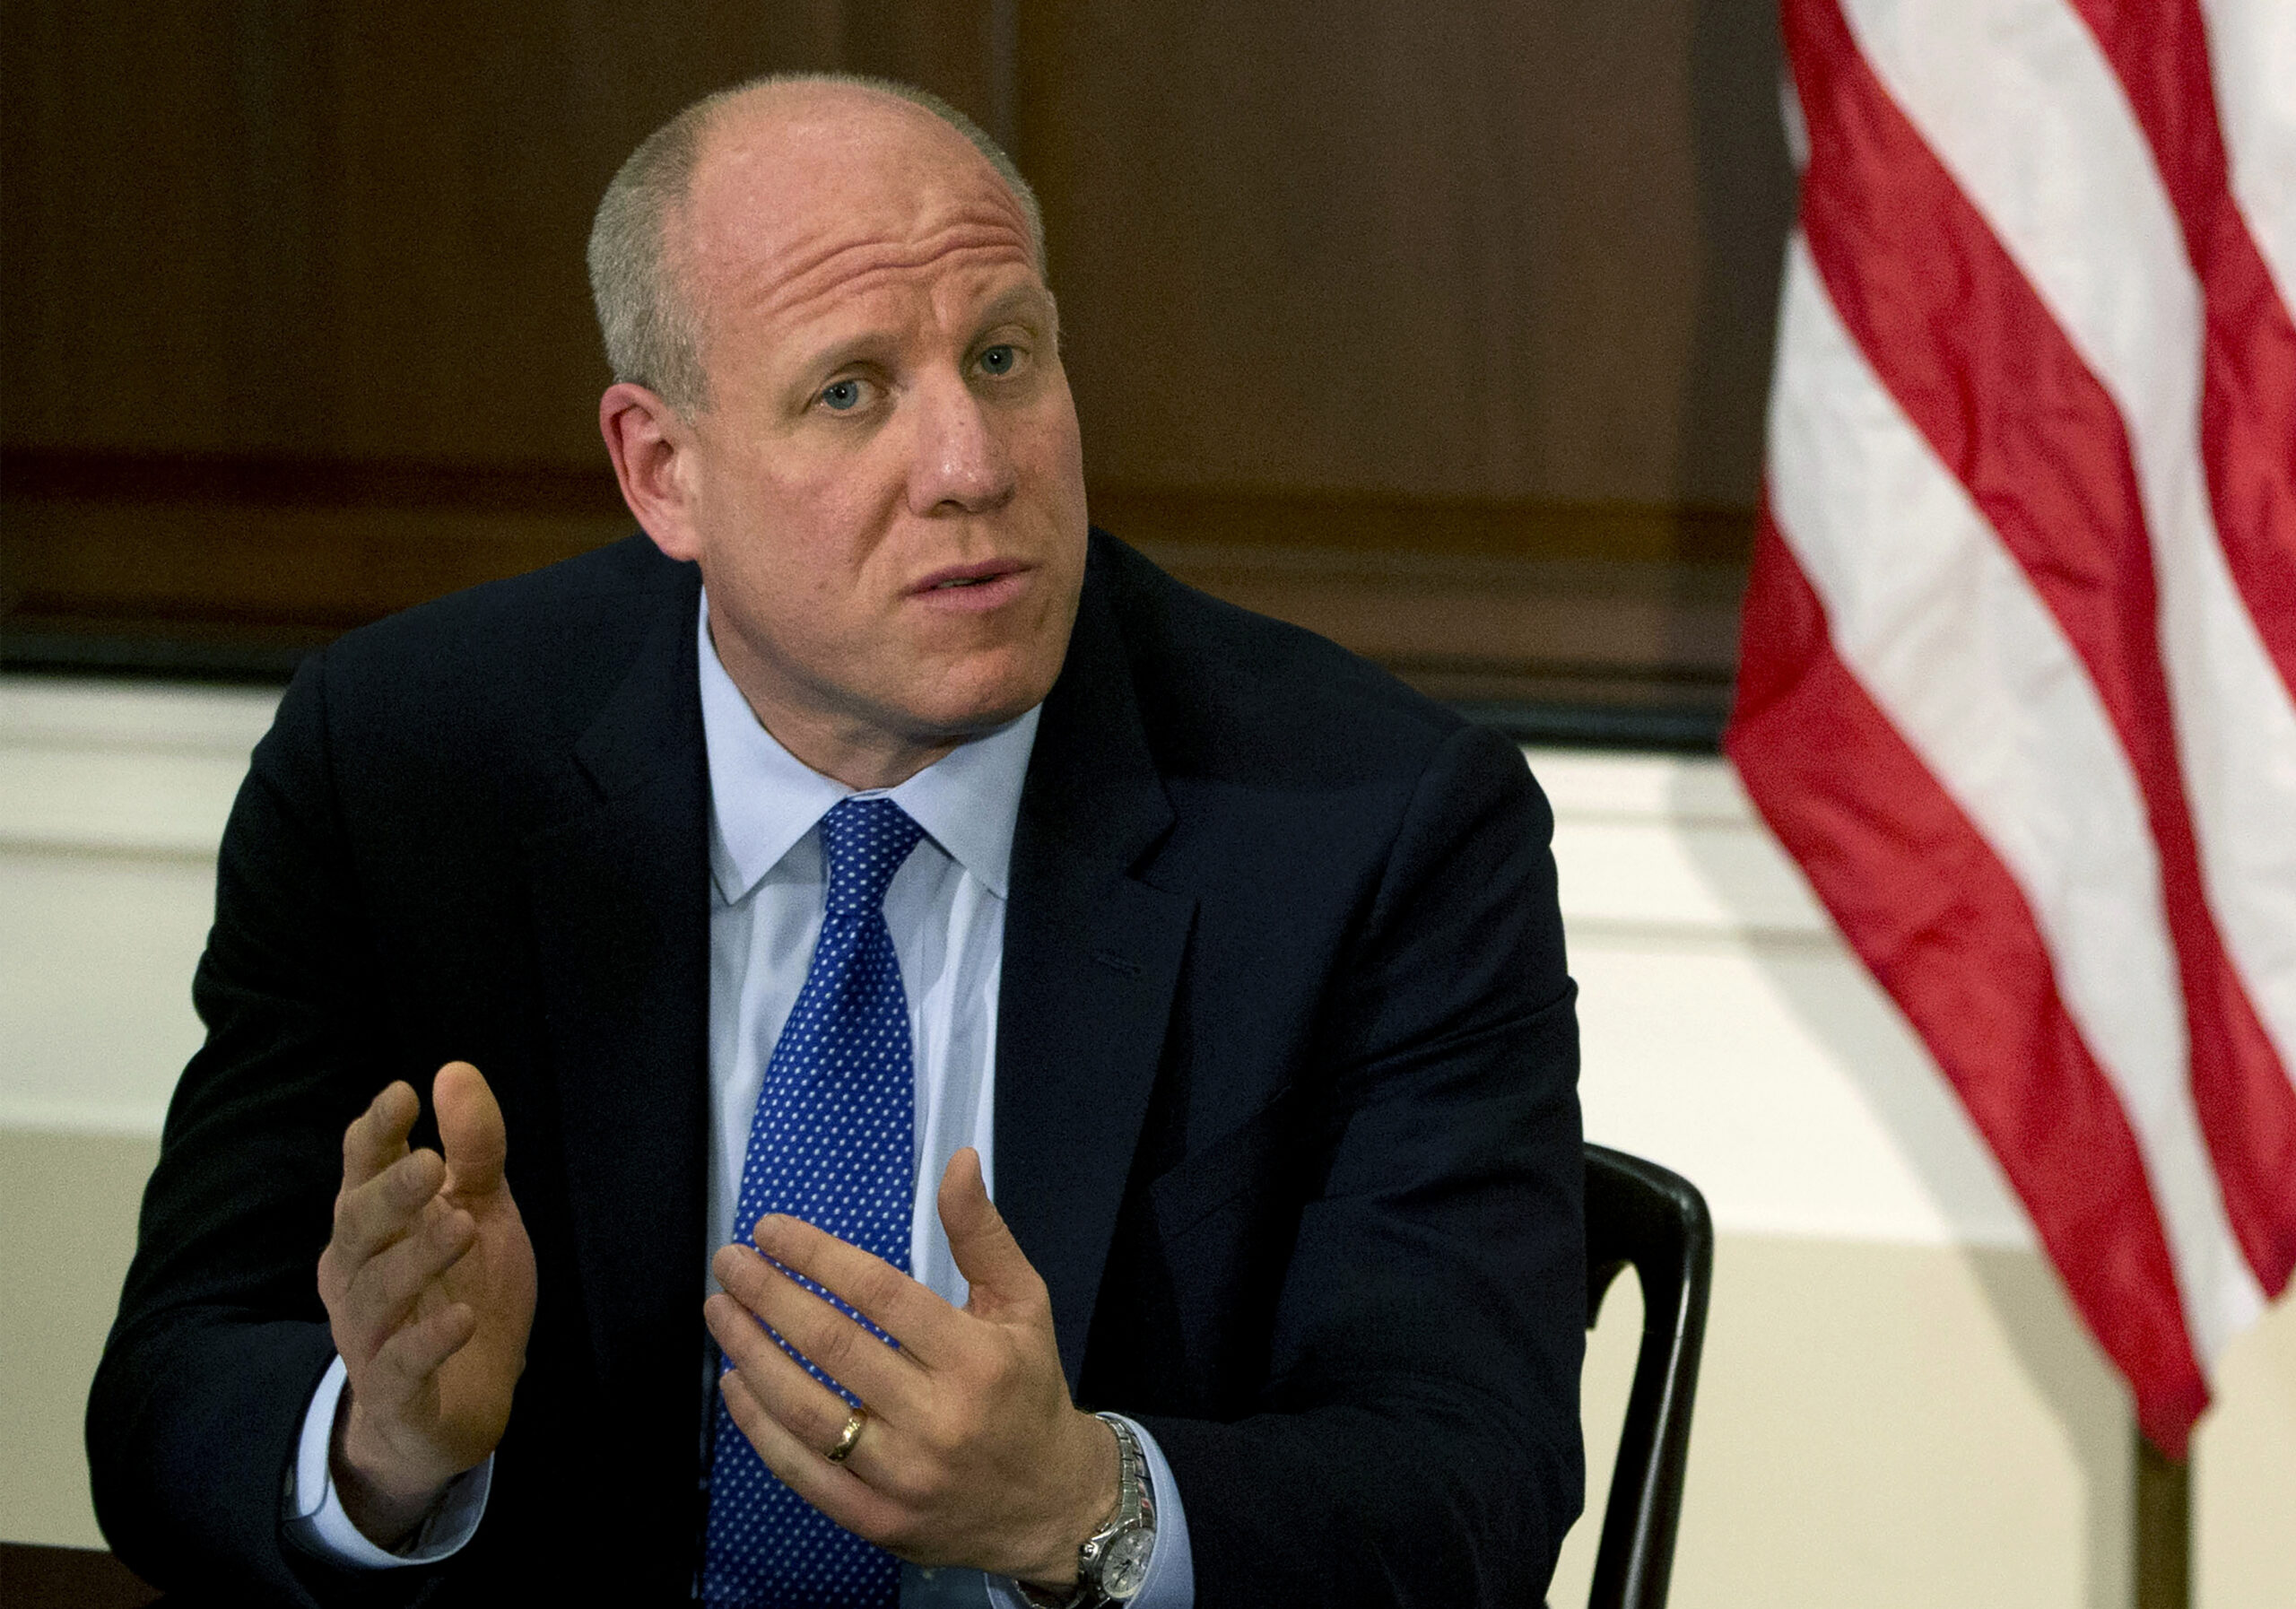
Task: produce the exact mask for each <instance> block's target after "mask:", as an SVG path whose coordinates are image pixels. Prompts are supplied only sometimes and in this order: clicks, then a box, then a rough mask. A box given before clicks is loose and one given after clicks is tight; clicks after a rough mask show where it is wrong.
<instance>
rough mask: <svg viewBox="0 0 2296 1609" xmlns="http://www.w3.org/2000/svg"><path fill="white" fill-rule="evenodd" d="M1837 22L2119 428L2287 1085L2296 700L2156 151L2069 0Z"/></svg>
mask: <svg viewBox="0 0 2296 1609" xmlns="http://www.w3.org/2000/svg"><path fill="white" fill-rule="evenodd" d="M2283 9H2286V8H2283ZM1844 12H1845V15H1846V16H1847V18H1848V22H1849V26H1850V29H1851V31H1852V32H1853V34H1855V35H1856V37H1857V43H1858V48H1859V51H1860V53H1861V54H1862V55H1864V56H1865V59H1866V60H1867V61H1868V62H1869V63H1870V64H1871V65H1872V66H1873V68H1874V74H1875V76H1877V77H1878V78H1879V79H1880V80H1881V81H1882V83H1883V84H1884V85H1885V86H1886V87H1887V88H1888V90H1889V91H1890V95H1891V98H1892V100H1895V101H1896V102H1897V104H1898V105H1899V107H1900V109H1902V110H1903V111H1904V112H1905V114H1906V117H1908V119H1909V121H1910V122H1911V123H1912V124H1913V125H1914V126H1915V127H1916V128H1917V129H1918V130H1919V131H1920V133H1921V135H1922V138H1923V140H1924V141H1925V143H1926V144H1927V145H1928V146H1929V148H1930V150H1931V151H1932V152H1935V154H1936V156H1937V158H1938V160H1939V161H1940V162H1942V163H1943V164H1944V167H1945V169H1946V170H1947V171H1948V172H1949V173H1951V174H1952V177H1953V180H1954V182H1955V184H1956V185H1957V186H1958V187H1959V188H1960V189H1961V193H1962V195H1964V196H1967V197H1968V198H1969V200H1970V204H1972V205H1974V206H1975V207H1976V208H1977V209H1978V211H1979V213H1980V214H1982V215H1983V217H1984V218H1985V220H1986V222H1987V224H1988V225H1989V226H1990V227H1991V229H1992V230H1993V232H1994V234H1995V236H1996V239H1999V240H2000V242H2001V244H2002V247H2003V248H2004V249H2005V250H2006V251H2007V252H2008V254H2009V256H2010V257H2011V258H2012V260H2013V261H2014V262H2015V263H2016V264H2017V265H2018V267H2019V268H2020V269H2021V270H2022V272H2023V274H2024V275H2025V277H2026V279H2027V280H2028V281H2030V282H2031V284H2032V285H2033V287H2034V289H2035V290H2036V291H2039V294H2040V297H2041V299H2042V300H2043V301H2044V302H2046V303H2047V304H2048V308H2049V310H2050V312H2051V313H2052V314H2053V315H2054V316H2055V317H2056V320H2057V325H2058V326H2059V327H2060V328H2061V329H2062V330H2063V331H2064V332H2065V335H2066V338H2067V339H2068V340H2069V341H2071V343H2072V344H2073V346H2074V350H2075V351H2076V352H2079V353H2080V354H2081V357H2082V359H2083V361H2084V362H2085V363H2087V365H2088V367H2089V369H2090V371H2091V372H2092V373H2093V374H2094V375H2095V376H2096V377H2097V378H2098V381H2099V382H2100V384H2101V385H2102V386H2103V387H2104V388H2105V390H2106V392H2107V394H2108V395H2109V396H2111V398H2112V399H2113V402H2114V404H2115V405H2116V406H2117V407H2118V410H2119V413H2120V415H2121V418H2122V421H2123V423H2124V426H2125V428H2126V430H2127V432H2128V437H2129V445H2130V448H2131V451H2132V453H2133V455H2134V457H2135V465H2136V472H2137V480H2138V485H2139V489H2140V493H2141V495H2142V497H2143V500H2144V516H2145V525H2146V528H2147V530H2148V532H2149V534H2150V535H2151V538H2152V552H2153V569H2154V573H2155V575H2156V577H2157V579H2158V583H2159V587H2160V594H2161V613H2160V624H2161V657H2162V665H2163V668H2164V670H2165V672H2166V674H2167V677H2168V684H2169V695H2170V700H2171V702H2172V703H2173V705H2174V708H2175V715H2176V721H2177V740H2178V748H2179V756H2180V758H2181V760H2182V762H2183V766H2184V770H2185V780H2186V783H2187V799H2188V801H2189V804H2190V806H2191V810H2192V820H2193V832H2194V836H2195V838H2196V840H2197V842H2198V845H2199V849H2200V859H2201V874H2202V882H2203V883H2204V885H2205V889H2206V892H2207V897H2208V903H2209V907H2210V909H2211V910H2212V911H2213V913H2214V914H2215V917H2216V921H2217V928H2218V931H2219V932H2220V933H2221V934H2222V937H2223V940H2224V948H2225V951H2226V953H2227V954H2229V955H2230V956H2231V960H2232V963H2233V965H2234V967H2235V968H2236V969H2237V970H2238V971H2239V974H2240V976H2241V978H2242V980H2243V981H2244V983H2245V984H2246V985H2247V988H2248V998H2249V1000H2250V1001H2251V1003H2253V1004H2254V1005H2255V1006H2256V1008H2257V1016H2258V1017H2259V1018H2260V1019H2261V1020H2262V1022H2263V1024H2264V1028H2265V1031H2266V1034H2267V1035H2268V1036H2269V1037H2270V1038H2271V1039H2272V1041H2273V1043H2274V1047H2275V1048H2277V1049H2278V1050H2279V1052H2280V1059H2281V1064H2282V1065H2283V1068H2284V1069H2296V832H2292V831H2289V830H2288V828H2287V826H2286V823H2288V822H2296V704H2292V703H2291V701H2290V699H2289V695H2288V689H2287V687H2286V684H2285V683H2283V681H2282V680H2281V677H2280V674H2279V672H2278V670H2277V669H2276V667H2274V665H2273V663H2272V659H2271V657H2270V655H2269V653H2268V652H2267V651H2266V648H2265V645H2264V640H2263V639H2262V638H2261V637H2260V636H2258V634H2257V629H2256V622H2255V621H2254V620H2253V619H2252V618H2251V617H2250V615H2249V614H2248V605H2247V604H2246V603H2245V601H2244V600H2243V599H2242V598H2241V596H2240V594H2239V588H2238V587H2236V586H2235V585H2234V583H2233V580H2232V576H2231V570H2230V569H2229V568H2227V566H2226V564H2225V561H2224V555H2223V550H2222V547H2221V546H2220V545H2219V544H2218V542H2217V536H2216V525H2215V518H2214V516H2213V513H2212V512H2211V509H2210V507H2209V500H2208V483H2207V477H2206V474H2205V471H2204V470H2203V468H2202V464H2201V457H2200V383H2201V368H2202V348H2201V325H2202V312H2201V300H2200V284H2199V282H2198V281H2197V280H2196V278H2195V277H2194V274H2193V272H2192V266H2191V263H2190V260H2189V259H2188V258H2187V256H2186V254H2185V246H2184V238H2183V235H2182V232H2181V230H2180V229H2179V225H2178V222H2177V218H2176V214H2175V213H2174V211H2173V210H2172V209H2171V207H2170V202H2169V197H2168V194H2167V192H2166V191H2165V190H2164V189H2163V188H2162V187H2161V178H2160V172H2159V170H2158V168H2157V167H2156V166H2155V164H2154V162H2153V160H2152V148H2151V146H2150V145H2149V144H2147V142H2146V140H2145V138H2144V131H2143V129H2142V128H2140V127H2139V126H2138V125H2137V122H2136V119H2135V113H2134V112H2133V111H2132V110H2131V109H2130V108H2129V105H2128V101H2127V98H2126V95H2125V94H2124V93H2123V91H2122V90H2121V86H2120V81H2119V80H2118V78H2117V77H2116V76H2115V75H2114V74H2113V70H2112V67H2111V65H2110V64H2109V63H2108V62H2107V61H2106V59H2105V57H2104V54H2103V52H2102V51H2101V50H2100V48H2099V47H2098V45H2097V42H2096V39H2095V36H2094V35H2092V33H2090V31H2089V30H2088V28H2087V26H2086V25H2085V24H2084V23H2083V22H2082V21H2081V19H2080V17H2079V16H2078V15H2077V14H2076V13H2074V11H2073V9H2072V8H2071V7H2070V6H2069V5H2067V4H2065V0H1846V4H1845V5H1844Z"/></svg>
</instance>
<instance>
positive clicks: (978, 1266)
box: [939, 1145, 1044, 1305]
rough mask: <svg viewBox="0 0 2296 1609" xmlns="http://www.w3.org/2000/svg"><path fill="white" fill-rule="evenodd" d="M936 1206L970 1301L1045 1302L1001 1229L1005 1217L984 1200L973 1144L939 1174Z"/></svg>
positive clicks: (984, 1186) (1010, 1236) (1028, 1268)
mask: <svg viewBox="0 0 2296 1609" xmlns="http://www.w3.org/2000/svg"><path fill="white" fill-rule="evenodd" d="M939 1205H940V1209H941V1228H942V1230H943V1231H944V1232H945V1233H946V1234H947V1235H948V1237H949V1254H950V1256H952V1257H954V1258H955V1259H956V1264H957V1272H958V1273H960V1274H963V1275H964V1276H965V1283H967V1284H969V1285H970V1286H971V1287H972V1300H973V1301H975V1302H981V1301H982V1300H983V1299H984V1298H986V1299H987V1303H988V1304H993V1305H1002V1304H1004V1303H1006V1302H1014V1301H1028V1300H1043V1298H1044V1282H1043V1281H1042V1280H1041V1279H1039V1278H1038V1277H1037V1271H1036V1269H1035V1268H1034V1267H1033V1266H1032V1265H1031V1264H1030V1262H1029V1259H1028V1256H1027V1254H1026V1253H1024V1252H1022V1249H1021V1243H1020V1242H1019V1241H1018V1240H1015V1239H1013V1231H1011V1230H1009V1229H1007V1228H1005V1215H1004V1214H1003V1213H999V1212H998V1211H997V1210H996V1203H995V1202H993V1201H991V1200H989V1199H988V1187H987V1184H986V1183H985V1182H984V1181H983V1180H982V1178H981V1177H980V1152H978V1151H975V1150H974V1149H973V1148H972V1147H971V1146H970V1145H968V1146H966V1147H965V1148H964V1149H963V1150H961V1151H960V1152H957V1154H956V1155H954V1156H952V1157H951V1158H950V1159H949V1168H948V1171H947V1172H945V1173H944V1174H942V1175H941V1190H940V1197H939Z"/></svg>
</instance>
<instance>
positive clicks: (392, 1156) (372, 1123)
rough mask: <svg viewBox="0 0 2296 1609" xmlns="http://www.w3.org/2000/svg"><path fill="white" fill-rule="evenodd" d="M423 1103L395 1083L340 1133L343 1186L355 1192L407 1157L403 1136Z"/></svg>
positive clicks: (410, 1089) (406, 1086)
mask: <svg viewBox="0 0 2296 1609" xmlns="http://www.w3.org/2000/svg"><path fill="white" fill-rule="evenodd" d="M421 1110H422V1102H421V1101H419V1100H416V1099H415V1098H414V1090H413V1086H412V1085H411V1084H408V1083H405V1082H404V1080H402V1081H399V1082H396V1083H392V1084H390V1085H388V1086H387V1088H385V1089H384V1091H383V1092H382V1093H381V1094H379V1095H378V1096H376V1097H375V1098H374V1100H370V1101H369V1102H368V1103H367V1109H366V1110H365V1111H363V1112H361V1113H360V1114H359V1115H358V1116H357V1117H356V1118H352V1120H351V1125H350V1126H349V1127H347V1128H345V1129H344V1131H343V1187H344V1189H345V1190H355V1189H357V1188H358V1187H360V1186H361V1185H363V1184H365V1183H366V1182H367V1181H368V1180H369V1179H370V1178H374V1177H375V1175H377V1174H378V1173H380V1172H381V1171H382V1170H384V1169H386V1168H387V1167H389V1166H390V1165H391V1164H392V1163H393V1162H395V1161H398V1159H399V1158H401V1157H403V1156H404V1155H405V1154H406V1136H407V1134H408V1132H409V1131H410V1130H412V1129H413V1126H414V1119H415V1116H416V1114H417V1113H418V1112H420V1111H421Z"/></svg>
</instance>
